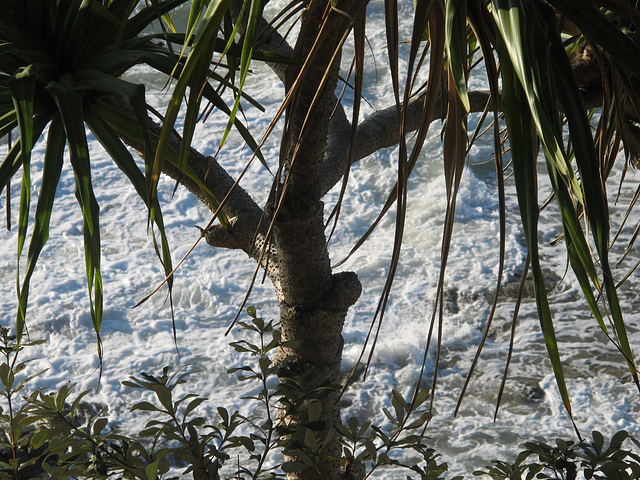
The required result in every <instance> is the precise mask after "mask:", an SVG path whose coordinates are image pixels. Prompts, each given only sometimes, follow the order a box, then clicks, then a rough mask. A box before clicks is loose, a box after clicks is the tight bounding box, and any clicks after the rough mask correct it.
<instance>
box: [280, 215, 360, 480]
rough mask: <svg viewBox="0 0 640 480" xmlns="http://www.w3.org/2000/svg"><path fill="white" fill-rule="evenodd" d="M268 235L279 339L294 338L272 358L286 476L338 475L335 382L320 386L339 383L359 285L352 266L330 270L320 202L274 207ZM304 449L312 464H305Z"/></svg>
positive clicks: (330, 478) (329, 477)
mask: <svg viewBox="0 0 640 480" xmlns="http://www.w3.org/2000/svg"><path fill="white" fill-rule="evenodd" d="M274 238H275V247H276V252H277V257H278V271H279V286H280V292H279V293H280V299H279V300H280V312H281V313H280V314H281V325H280V328H281V332H282V340H283V341H286V342H288V341H295V342H297V343H298V346H296V347H295V348H282V349H281V351H280V359H279V361H280V362H282V364H283V366H284V367H285V368H283V374H282V375H281V381H282V382H283V387H284V388H285V396H286V403H285V405H287V406H288V411H287V409H285V411H284V412H283V415H282V416H281V419H280V421H281V422H282V425H283V426H286V430H285V432H286V436H285V439H286V443H287V446H286V447H285V455H286V460H287V461H288V462H292V463H291V467H292V468H293V469H294V471H293V472H288V478H289V479H305V480H310V479H326V480H338V479H339V478H341V477H342V474H341V470H340V463H339V458H340V445H339V444H338V442H337V441H336V439H335V435H333V433H334V432H333V428H332V427H333V425H335V423H336V422H338V421H339V420H340V408H339V403H338V394H339V391H338V388H339V387H337V388H333V389H332V388H327V387H331V386H333V387H336V386H339V385H340V364H341V360H342V345H343V340H342V335H341V332H342V327H343V325H344V320H345V316H346V314H347V310H348V309H349V307H350V306H351V305H353V304H354V303H355V302H356V300H357V299H358V297H359V296H360V292H361V289H362V287H361V284H360V282H359V280H358V278H357V276H356V274H355V273H353V272H345V273H338V274H335V275H333V274H332V273H331V267H330V264H329V255H328V253H327V249H326V239H325V235H324V219H323V204H322V202H316V203H315V204H313V205H311V206H309V207H306V206H305V207H300V208H297V209H296V210H295V211H290V210H287V211H285V212H281V214H280V215H279V216H278V219H277V221H276V222H275V230H274ZM312 404H313V405H312ZM320 407H321V408H320ZM300 452H302V453H300ZM305 456H308V457H309V458H310V460H311V461H312V462H313V465H308V464H307V465H306V466H305V465H304V462H303V461H302V460H303V459H304V457H305ZM295 465H298V466H299V467H298V468H295V467H294V466H295Z"/></svg>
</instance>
